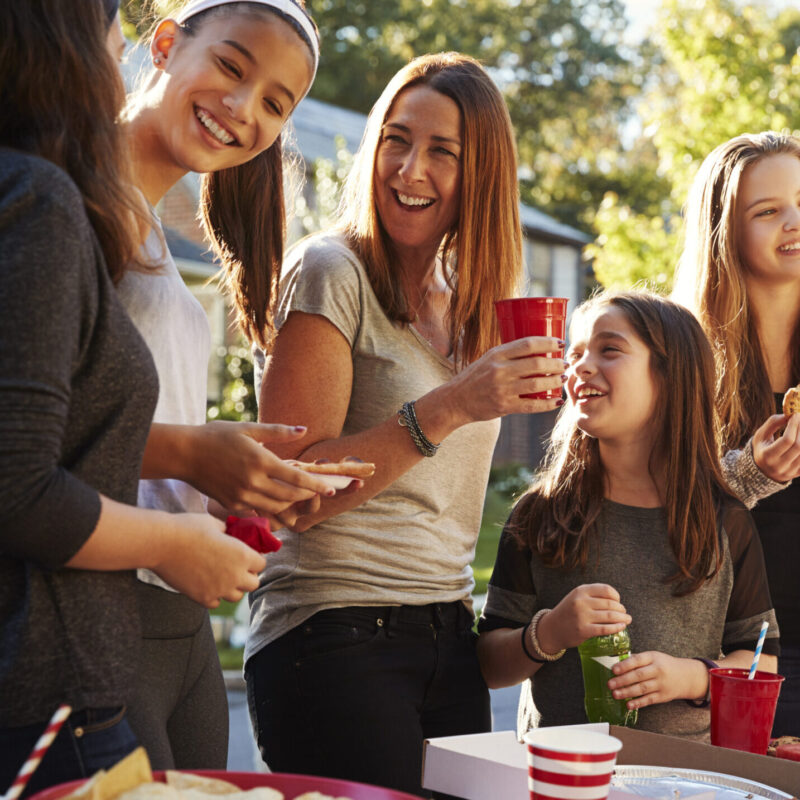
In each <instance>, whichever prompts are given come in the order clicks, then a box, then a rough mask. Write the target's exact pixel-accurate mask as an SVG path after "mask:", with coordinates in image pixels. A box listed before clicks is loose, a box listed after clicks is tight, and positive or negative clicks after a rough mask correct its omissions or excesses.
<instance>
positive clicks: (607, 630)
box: [536, 583, 632, 653]
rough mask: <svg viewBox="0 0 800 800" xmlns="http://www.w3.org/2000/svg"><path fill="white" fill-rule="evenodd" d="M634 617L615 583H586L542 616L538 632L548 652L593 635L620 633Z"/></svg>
mask: <svg viewBox="0 0 800 800" xmlns="http://www.w3.org/2000/svg"><path fill="white" fill-rule="evenodd" d="M631 621H632V619H631V616H630V615H629V614H628V613H627V612H626V611H625V606H623V605H622V603H621V602H620V597H619V592H618V591H617V590H616V589H615V588H614V587H613V586H609V585H608V584H606V583H585V584H583V585H582V586H578V587H576V588H575V589H573V590H572V591H571V592H570V593H569V594H568V595H567V596H566V597H565V598H564V599H563V600H562V601H561V602H560V603H559V604H558V605H557V606H556V607H555V608H554V609H553V610H552V611H551V612H550V613H549V614H545V615H544V616H543V617H542V618H541V619H540V620H539V625H538V630H537V632H536V636H537V638H538V640H539V646H540V647H541V648H542V650H544V652H545V653H557V652H558V651H559V650H565V649H566V648H568V647H577V646H578V645H579V644H580V643H581V642H585V641H586V640H587V639H590V638H591V637H592V636H607V635H609V634H612V633H619V632H620V631H621V630H623V629H624V628H625V627H626V626H627V625H629V624H630V623H631Z"/></svg>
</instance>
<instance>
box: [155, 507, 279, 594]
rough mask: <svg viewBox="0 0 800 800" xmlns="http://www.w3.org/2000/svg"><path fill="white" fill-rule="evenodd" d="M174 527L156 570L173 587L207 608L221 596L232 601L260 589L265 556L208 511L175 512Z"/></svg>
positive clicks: (165, 539)
mask: <svg viewBox="0 0 800 800" xmlns="http://www.w3.org/2000/svg"><path fill="white" fill-rule="evenodd" d="M170 516H171V518H172V520H171V522H172V530H171V531H170V533H169V535H168V536H166V537H164V539H163V550H162V553H161V557H160V560H159V562H158V563H157V564H155V565H154V566H153V571H154V572H155V573H156V574H157V575H159V576H160V577H161V578H163V579H164V580H165V581H166V582H167V583H169V585H170V586H173V587H174V588H175V589H178V590H179V591H180V592H183V594H185V595H187V596H188V597H191V598H192V600H194V601H195V602H197V603H200V604H201V605H204V606H206V607H207V608H216V607H217V606H218V605H219V601H220V599H223V600H229V601H231V602H233V603H236V602H238V601H239V600H241V599H242V597H243V596H244V594H245V593H246V592H252V591H253V590H254V589H256V588H258V573H259V572H260V571H261V570H262V569H264V567H265V566H266V563H267V562H266V559H265V558H264V556H263V555H261V554H260V553H257V552H256V551H255V550H253V549H252V548H251V547H248V546H247V545H246V544H243V543H242V542H240V541H239V540H238V539H235V538H233V537H232V536H228V535H227V534H226V533H225V525H224V523H222V522H221V521H220V520H217V519H215V518H214V517H212V516H210V515H209V514H172V515H170Z"/></svg>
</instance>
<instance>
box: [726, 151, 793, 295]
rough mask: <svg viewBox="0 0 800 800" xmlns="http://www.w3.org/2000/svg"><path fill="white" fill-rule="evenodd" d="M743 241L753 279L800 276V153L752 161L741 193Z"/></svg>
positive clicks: (738, 207) (737, 212)
mask: <svg viewBox="0 0 800 800" xmlns="http://www.w3.org/2000/svg"><path fill="white" fill-rule="evenodd" d="M735 220H736V231H737V242H738V245H739V247H740V250H741V253H742V261H743V263H744V265H745V268H746V270H747V274H746V276H745V279H746V280H747V281H753V280H755V281H759V282H763V283H770V284H780V283H784V282H796V281H797V279H798V278H800V159H798V158H797V157H796V156H794V155H790V154H788V153H778V154H775V155H770V156H766V157H765V158H762V159H761V160H760V161H757V162H756V163H754V164H751V165H750V166H749V167H747V168H746V169H745V170H744V172H743V174H742V178H741V181H740V183H739V192H738V196H737V199H736V210H735Z"/></svg>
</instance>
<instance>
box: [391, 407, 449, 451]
mask: <svg viewBox="0 0 800 800" xmlns="http://www.w3.org/2000/svg"><path fill="white" fill-rule="evenodd" d="M397 424H398V425H401V426H402V427H404V428H408V432H409V434H410V435H411V439H412V441H413V442H414V444H415V445H416V446H417V450H419V451H420V453H422V455H424V456H425V457H426V458H431V457H433V456H435V455H436V451H437V450H438V449H439V445H438V444H434V443H433V442H432V441H431V440H430V439H428V437H427V436H426V435H425V434H424V433H423V432H422V428H420V426H419V421H418V420H417V414H416V411H414V403H403V407H402V408H401V409H400V410H399V411H398V412H397Z"/></svg>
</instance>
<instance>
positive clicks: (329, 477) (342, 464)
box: [286, 457, 375, 489]
mask: <svg viewBox="0 0 800 800" xmlns="http://www.w3.org/2000/svg"><path fill="white" fill-rule="evenodd" d="M286 463H287V464H291V466H293V467H297V468H298V469H302V470H303V471H304V472H308V473H310V474H312V475H313V476H314V477H315V478H319V480H321V481H322V482H323V483H326V484H327V485H328V486H330V487H331V488H332V489H345V488H347V487H348V486H349V485H350V484H351V483H352V482H353V481H355V480H362V481H363V480H365V479H367V478H371V477H372V476H373V475H374V474H375V465H374V464H371V463H370V462H368V461H362V460H361V459H360V458H353V457H347V458H343V459H342V460H341V461H323V462H321V463H319V462H316V461H296V460H294V459H290V460H288V461H287V462H286Z"/></svg>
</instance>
